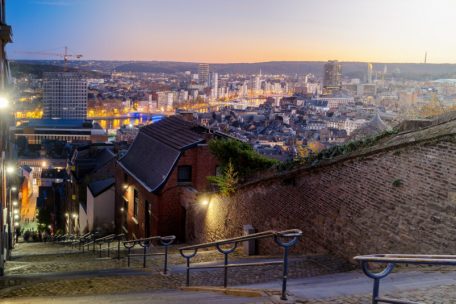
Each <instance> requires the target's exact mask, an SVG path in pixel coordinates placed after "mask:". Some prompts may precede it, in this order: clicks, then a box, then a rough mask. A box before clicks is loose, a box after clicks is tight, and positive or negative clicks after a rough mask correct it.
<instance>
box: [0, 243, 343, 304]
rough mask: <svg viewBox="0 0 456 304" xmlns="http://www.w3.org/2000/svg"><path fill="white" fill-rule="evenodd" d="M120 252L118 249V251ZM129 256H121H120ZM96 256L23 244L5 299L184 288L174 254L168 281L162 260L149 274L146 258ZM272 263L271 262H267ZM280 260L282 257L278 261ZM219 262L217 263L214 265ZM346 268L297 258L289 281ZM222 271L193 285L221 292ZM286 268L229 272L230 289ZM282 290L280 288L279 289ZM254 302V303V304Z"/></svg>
mask: <svg viewBox="0 0 456 304" xmlns="http://www.w3.org/2000/svg"><path fill="white" fill-rule="evenodd" d="M116 248H117V247H116ZM125 254H126V252H125V251H122V252H121V256H124V255H125ZM116 255H117V251H115V252H111V257H108V256H107V251H104V252H102V258H100V257H99V253H98V252H95V253H93V252H92V247H91V250H89V251H88V252H87V250H85V252H84V253H82V252H81V251H79V250H78V249H77V248H71V247H70V246H63V245H59V244H52V243H19V244H16V248H15V249H14V251H13V259H12V260H11V261H8V262H7V264H6V265H7V268H6V276H5V277H4V278H2V279H0V281H2V285H3V288H2V289H0V298H3V299H10V300H12V299H14V298H19V297H20V298H28V297H39V296H44V297H58V296H89V295H90V296H95V295H107V294H119V293H122V294H124V293H137V292H162V291H164V290H165V291H166V290H176V289H178V288H180V287H181V286H183V285H184V282H185V266H184V264H183V263H184V262H185V260H184V259H183V258H182V257H181V256H180V254H178V253H177V248H176V247H174V248H171V250H170V256H169V263H170V265H169V269H170V273H169V274H168V275H163V274H162V273H161V271H162V270H163V257H156V256H155V257H148V258H147V268H145V269H144V268H142V257H137V258H134V259H132V260H131V267H127V261H126V258H122V259H120V260H118V259H116V258H113V257H112V256H116ZM262 258H265V257H254V258H251V257H245V256H243V255H242V254H241V252H237V253H236V254H235V256H234V257H233V259H232V261H233V262H245V261H251V260H253V259H254V260H261V259H262ZM267 258H271V257H267ZM277 258H278V259H280V257H277ZM222 259H223V255H221V254H219V253H218V252H215V251H205V252H201V253H199V254H198V255H197V256H196V257H195V259H192V262H193V260H194V262H195V263H215V262H216V263H221V262H222ZM214 260H216V261H215V262H214ZM347 269H348V268H347V265H346V264H344V263H341V262H340V261H339V260H336V259H332V258H329V257H326V256H311V257H302V256H293V257H292V258H291V260H290V270H291V271H290V276H289V277H290V278H302V277H310V276H316V275H321V274H328V273H333V272H341V271H346V270H347ZM222 273H223V272H222V270H220V269H218V270H212V271H200V270H195V271H192V274H191V285H205V286H222V285H223V275H222ZM280 276H281V266H280V265H274V266H271V265H269V266H263V267H250V268H237V269H236V270H233V271H231V270H230V276H229V286H236V285H239V284H251V283H257V282H267V281H270V280H273V279H279V278H280ZM277 287H280V284H278V285H277ZM253 302H255V301H253Z"/></svg>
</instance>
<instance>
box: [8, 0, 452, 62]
mask: <svg viewBox="0 0 456 304" xmlns="http://www.w3.org/2000/svg"><path fill="white" fill-rule="evenodd" d="M455 12H456V1H455V0H433V1H424V0H312V1H310V0H7V14H8V15H7V21H8V23H9V24H10V25H12V26H13V31H14V43H13V44H11V45H9V47H8V51H9V53H8V54H9V57H10V58H16V59H23V58H29V59H58V58H55V57H51V56H32V55H30V54H25V53H23V52H25V51H50V52H59V51H61V50H63V46H65V45H67V46H68V47H69V48H70V50H71V51H72V52H76V53H81V54H83V55H84V59H104V60H170V61H194V62H260V61H279V60H286V61H288V60H328V59H339V60H342V61H372V62H422V61H423V60H424V53H425V51H428V54H429V55H428V62H432V63H444V62H448V63H456V39H455V36H454V30H455V29H456V18H455V17H454V16H455Z"/></svg>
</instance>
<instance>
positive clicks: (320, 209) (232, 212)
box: [187, 126, 456, 259]
mask: <svg viewBox="0 0 456 304" xmlns="http://www.w3.org/2000/svg"><path fill="white" fill-rule="evenodd" d="M447 127H448V126H446V128H447ZM439 128H441V127H439ZM425 132H427V133H426V134H430V135H432V134H434V136H433V138H429V137H428V138H425V140H421V141H413V140H411V139H410V138H412V139H413V138H417V137H419V135H420V134H423V132H421V133H420V134H419V135H418V136H416V135H413V134H412V135H411V134H410V133H408V134H406V135H405V136H404V140H403V141H400V140H399V139H398V138H397V137H398V136H396V138H394V139H393V140H391V141H392V142H394V143H396V144H395V145H393V146H391V147H389V148H382V149H378V150H376V151H375V149H373V150H371V151H370V152H369V153H364V154H363V153H358V154H357V155H356V156H355V157H346V158H344V159H340V160H338V161H335V162H333V163H331V164H327V165H321V166H318V167H316V168H311V169H302V170H297V171H295V172H290V173H287V174H283V175H280V176H275V177H272V178H267V179H264V180H260V181H257V182H253V183H250V184H248V185H245V186H243V187H242V188H241V189H240V190H239V191H238V193H237V194H236V195H235V196H233V197H232V198H229V199H227V198H220V197H213V198H212V200H211V202H210V204H209V205H207V206H205V205H202V204H198V203H194V204H191V205H190V206H189V207H188V210H187V240H189V241H193V242H206V241H212V240H216V239H222V238H227V237H232V236H237V235H241V234H242V227H243V225H245V224H252V225H253V227H254V228H256V230H257V231H263V230H268V229H286V228H299V229H302V230H303V232H304V236H303V238H302V241H301V242H300V244H299V248H298V250H299V251H300V252H303V253H319V254H322V253H325V254H326V253H330V254H335V255H338V256H341V257H344V258H346V259H351V258H352V257H353V256H355V255H357V254H368V253H389V252H391V253H392V252H394V253H446V254H453V253H454V252H455V251H456V140H455V139H454V138H453V136H452V135H451V134H450V135H447V136H440V134H436V133H435V130H434V133H432V132H433V131H432V130H426V131H425ZM437 135H438V136H437ZM405 139H406V140H405ZM259 248H260V250H259V251H260V253H269V252H271V251H275V250H273V249H272V248H275V246H274V244H273V242H271V241H264V242H261V243H260V244H259Z"/></svg>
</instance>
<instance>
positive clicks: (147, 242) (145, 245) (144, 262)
mask: <svg viewBox="0 0 456 304" xmlns="http://www.w3.org/2000/svg"><path fill="white" fill-rule="evenodd" d="M148 245H149V241H145V242H144V248H143V253H144V256H143V268H146V252H147V247H148Z"/></svg>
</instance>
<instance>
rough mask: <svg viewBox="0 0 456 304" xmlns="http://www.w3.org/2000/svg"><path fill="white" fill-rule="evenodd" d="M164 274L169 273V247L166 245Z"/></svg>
mask: <svg viewBox="0 0 456 304" xmlns="http://www.w3.org/2000/svg"><path fill="white" fill-rule="evenodd" d="M164 264H165V265H164V269H163V273H164V274H166V273H167V271H168V245H165V263H164Z"/></svg>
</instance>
